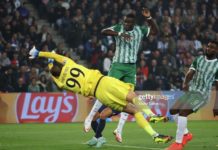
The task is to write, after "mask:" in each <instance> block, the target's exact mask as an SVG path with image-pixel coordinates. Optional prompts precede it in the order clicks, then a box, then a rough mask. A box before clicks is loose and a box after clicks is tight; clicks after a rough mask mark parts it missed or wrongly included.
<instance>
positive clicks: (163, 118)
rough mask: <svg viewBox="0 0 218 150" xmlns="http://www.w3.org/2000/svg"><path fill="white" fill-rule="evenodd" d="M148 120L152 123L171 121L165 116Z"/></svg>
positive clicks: (156, 116) (152, 117) (157, 116)
mask: <svg viewBox="0 0 218 150" xmlns="http://www.w3.org/2000/svg"><path fill="white" fill-rule="evenodd" d="M148 120H149V122H151V123H158V122H167V121H168V120H169V119H168V117H165V116H161V115H155V116H151V117H149V119H148Z"/></svg>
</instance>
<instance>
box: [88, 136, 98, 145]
mask: <svg viewBox="0 0 218 150" xmlns="http://www.w3.org/2000/svg"><path fill="white" fill-rule="evenodd" d="M97 142H98V139H97V138H96V137H93V138H92V139H91V140H89V141H87V142H86V144H87V145H89V146H94V145H96V144H97Z"/></svg>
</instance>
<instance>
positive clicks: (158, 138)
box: [134, 112, 173, 143]
mask: <svg viewBox="0 0 218 150" xmlns="http://www.w3.org/2000/svg"><path fill="white" fill-rule="evenodd" d="M134 117H135V119H136V122H137V124H138V125H139V126H140V127H142V128H143V129H144V130H145V131H146V132H147V133H148V134H149V135H151V136H152V137H153V140H154V142H156V143H168V142H169V141H171V140H172V139H173V137H172V136H168V135H161V134H158V133H157V132H156V131H154V129H153V128H152V127H151V126H150V124H149V123H148V122H147V121H146V120H145V118H144V116H143V115H142V113H141V112H137V113H135V114H134Z"/></svg>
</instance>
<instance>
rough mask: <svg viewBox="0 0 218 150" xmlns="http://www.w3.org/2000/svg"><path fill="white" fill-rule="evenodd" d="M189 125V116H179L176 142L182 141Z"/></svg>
mask: <svg viewBox="0 0 218 150" xmlns="http://www.w3.org/2000/svg"><path fill="white" fill-rule="evenodd" d="M186 127H187V117H183V116H178V126H177V131H176V142H177V143H182V139H183V135H184V133H185V129H186Z"/></svg>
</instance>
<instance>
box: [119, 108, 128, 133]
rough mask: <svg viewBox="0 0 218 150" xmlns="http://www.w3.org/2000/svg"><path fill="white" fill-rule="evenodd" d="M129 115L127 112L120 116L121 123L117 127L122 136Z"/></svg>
mask: <svg viewBox="0 0 218 150" xmlns="http://www.w3.org/2000/svg"><path fill="white" fill-rule="evenodd" d="M128 116H129V114H127V113H125V112H122V113H121V114H120V120H119V123H118V125H117V132H118V133H120V134H122V131H123V126H124V124H125V122H126V120H127V118H128Z"/></svg>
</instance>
